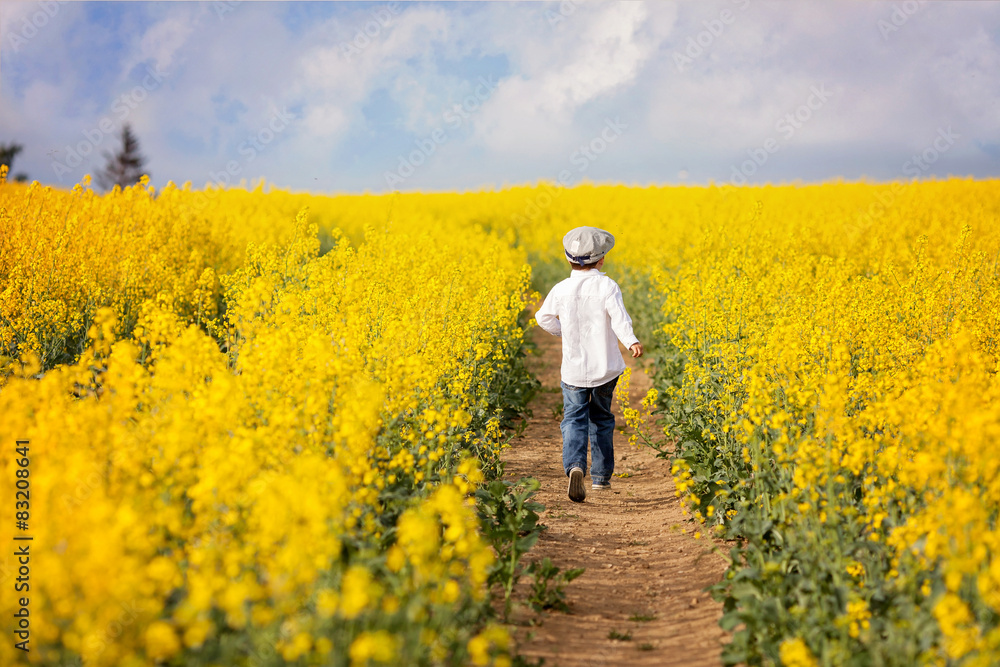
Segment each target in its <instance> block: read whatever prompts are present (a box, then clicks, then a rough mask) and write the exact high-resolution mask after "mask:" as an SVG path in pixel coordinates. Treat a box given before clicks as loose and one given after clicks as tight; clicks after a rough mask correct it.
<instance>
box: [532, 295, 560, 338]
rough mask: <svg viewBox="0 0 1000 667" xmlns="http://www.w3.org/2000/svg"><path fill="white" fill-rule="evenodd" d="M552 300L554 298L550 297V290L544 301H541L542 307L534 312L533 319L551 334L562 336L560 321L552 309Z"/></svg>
mask: <svg viewBox="0 0 1000 667" xmlns="http://www.w3.org/2000/svg"><path fill="white" fill-rule="evenodd" d="M553 301H555V299H553V298H552V293H551V292H550V293H549V295H548V296H547V297H545V301H543V302H542V307H541V308H539V309H538V311H537V312H536V313H535V321H536V322H538V326H540V327H541V328H542V329H544V330H545V331H548V332H549V333H550V334H552V335H553V336H562V323H561V322H559V316H558V315H556V313H555V311H554V308H553V303H552V302H553Z"/></svg>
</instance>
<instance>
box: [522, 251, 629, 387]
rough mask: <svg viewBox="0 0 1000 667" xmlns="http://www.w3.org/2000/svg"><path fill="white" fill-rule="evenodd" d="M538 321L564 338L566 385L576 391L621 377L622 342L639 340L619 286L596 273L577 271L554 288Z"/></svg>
mask: <svg viewBox="0 0 1000 667" xmlns="http://www.w3.org/2000/svg"><path fill="white" fill-rule="evenodd" d="M535 321H537V322H538V326H540V327H541V328H542V329H544V330H545V331H548V332H549V333H550V334H552V335H554V336H561V337H562V339H563V340H562V381H563V382H565V383H566V384H568V385H572V386H574V387H598V386H600V385H602V384H605V383H607V382H610V381H611V380H612V379H614V378H616V377H618V376H619V375H621V374H622V372H623V371H624V370H625V359H623V358H622V353H621V352H620V351H619V350H618V341H619V340H620V341H621V342H622V344H623V345H624V346H625V347H632V346H633V345H635V344H636V343H638V342H639V339H638V338H636V337H635V334H634V333H633V332H632V318H631V317H629V315H628V312H626V310H625V303H624V302H623V301H622V291H621V289H620V288H619V287H618V283H616V282H615V281H614V280H612V279H611V278H608V276H607V275H605V274H604V273H601V272H600V271H598V270H597V269H587V270H586V271H573V273H571V274H570V277H569V278H567V279H566V280H563V281H562V282H560V283H559V284H557V285H556V286H555V287H553V288H552V291H551V292H549V295H548V296H547V297H545V301H544V302H543V303H542V307H541V308H539V309H538V312H537V313H535Z"/></svg>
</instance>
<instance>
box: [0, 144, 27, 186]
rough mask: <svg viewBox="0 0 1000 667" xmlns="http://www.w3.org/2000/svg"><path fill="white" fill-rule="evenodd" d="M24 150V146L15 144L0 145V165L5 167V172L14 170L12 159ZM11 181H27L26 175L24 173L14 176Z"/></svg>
mask: <svg viewBox="0 0 1000 667" xmlns="http://www.w3.org/2000/svg"><path fill="white" fill-rule="evenodd" d="M22 150H24V146H22V145H21V144H15V143H14V142H11V143H9V144H0V164H5V165H7V171H8V172H10V171H12V170H13V169H14V158H16V157H17V154H18V153H20V152H21V151H22ZM13 180H15V181H26V180H28V175H27V174H25V173H20V174H14V176H13Z"/></svg>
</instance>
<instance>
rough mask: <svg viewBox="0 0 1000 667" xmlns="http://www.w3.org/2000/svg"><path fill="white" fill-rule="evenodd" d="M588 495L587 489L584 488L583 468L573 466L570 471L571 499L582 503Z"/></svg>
mask: <svg viewBox="0 0 1000 667" xmlns="http://www.w3.org/2000/svg"><path fill="white" fill-rule="evenodd" d="M586 497H587V490H586V489H585V488H583V470H581V469H579V468H573V469H572V470H570V471H569V499H570V500H572V501H573V502H574V503H582V502H583V499H584V498H586Z"/></svg>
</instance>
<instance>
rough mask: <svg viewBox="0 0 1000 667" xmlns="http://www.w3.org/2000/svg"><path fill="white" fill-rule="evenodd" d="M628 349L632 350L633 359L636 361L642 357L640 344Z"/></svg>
mask: <svg viewBox="0 0 1000 667" xmlns="http://www.w3.org/2000/svg"><path fill="white" fill-rule="evenodd" d="M629 349H630V350H632V358H633V359H638V358H639V357H641V356H642V343H635V344H634V345H632V347H630V348H629Z"/></svg>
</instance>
